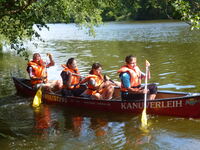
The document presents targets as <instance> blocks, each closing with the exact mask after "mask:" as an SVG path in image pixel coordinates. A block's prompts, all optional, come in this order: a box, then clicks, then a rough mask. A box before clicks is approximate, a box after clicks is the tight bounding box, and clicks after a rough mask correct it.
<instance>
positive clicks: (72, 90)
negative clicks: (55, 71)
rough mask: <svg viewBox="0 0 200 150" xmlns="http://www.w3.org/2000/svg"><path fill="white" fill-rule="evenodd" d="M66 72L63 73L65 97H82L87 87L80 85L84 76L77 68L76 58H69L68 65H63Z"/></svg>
mask: <svg viewBox="0 0 200 150" xmlns="http://www.w3.org/2000/svg"><path fill="white" fill-rule="evenodd" d="M62 67H63V68H64V70H63V71H62V72H61V74H60V75H61V77H62V81H63V87H62V91H61V93H62V95H63V96H80V95H81V94H82V93H83V92H84V91H85V89H86V86H84V85H80V81H81V80H82V76H81V74H80V72H79V70H78V67H77V61H76V60H75V58H69V59H68V61H67V63H66V65H62Z"/></svg>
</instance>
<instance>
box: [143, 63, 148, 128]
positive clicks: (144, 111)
mask: <svg viewBox="0 0 200 150" xmlns="http://www.w3.org/2000/svg"><path fill="white" fill-rule="evenodd" d="M149 66H150V63H149V62H148V61H147V60H146V76H145V88H144V89H145V91H147V79H148V78H147V76H148V69H149V68H148V67H149ZM146 108H147V93H145V94H144V109H143V112H142V118H141V122H142V128H145V127H147V114H146Z"/></svg>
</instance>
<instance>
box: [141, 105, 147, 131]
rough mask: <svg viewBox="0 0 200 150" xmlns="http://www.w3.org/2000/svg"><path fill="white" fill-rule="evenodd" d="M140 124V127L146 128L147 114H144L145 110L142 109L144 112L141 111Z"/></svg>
mask: <svg viewBox="0 0 200 150" xmlns="http://www.w3.org/2000/svg"><path fill="white" fill-rule="evenodd" d="M141 122H142V127H146V126H147V113H146V108H144V110H143V112H142V118H141Z"/></svg>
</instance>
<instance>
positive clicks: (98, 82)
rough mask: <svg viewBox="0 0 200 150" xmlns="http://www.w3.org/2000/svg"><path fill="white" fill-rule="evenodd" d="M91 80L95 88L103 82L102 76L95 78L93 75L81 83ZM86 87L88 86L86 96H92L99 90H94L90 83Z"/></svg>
mask: <svg viewBox="0 0 200 150" xmlns="http://www.w3.org/2000/svg"><path fill="white" fill-rule="evenodd" d="M92 78H93V79H94V80H95V82H96V86H100V85H101V84H102V83H103V81H104V79H103V76H102V75H100V76H97V75H94V74H90V75H88V76H87V77H86V78H85V79H84V80H83V81H82V82H83V83H84V82H88V81H89V80H90V79H92ZM87 86H88V88H87V90H86V94H88V95H94V94H96V93H97V90H99V89H95V87H94V85H91V84H90V83H88V85H87Z"/></svg>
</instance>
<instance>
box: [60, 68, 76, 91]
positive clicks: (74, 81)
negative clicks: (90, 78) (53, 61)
mask: <svg viewBox="0 0 200 150" xmlns="http://www.w3.org/2000/svg"><path fill="white" fill-rule="evenodd" d="M61 66H62V67H63V68H64V70H63V71H65V72H67V71H69V72H71V73H74V74H78V75H80V72H79V71H78V68H76V69H75V70H73V69H70V68H68V67H67V66H66V65H61ZM79 82H80V76H77V75H73V74H72V79H71V86H70V87H69V89H74V88H79V87H80V85H77V84H79ZM75 85H77V86H75ZM63 88H66V85H64V84H63Z"/></svg>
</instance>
